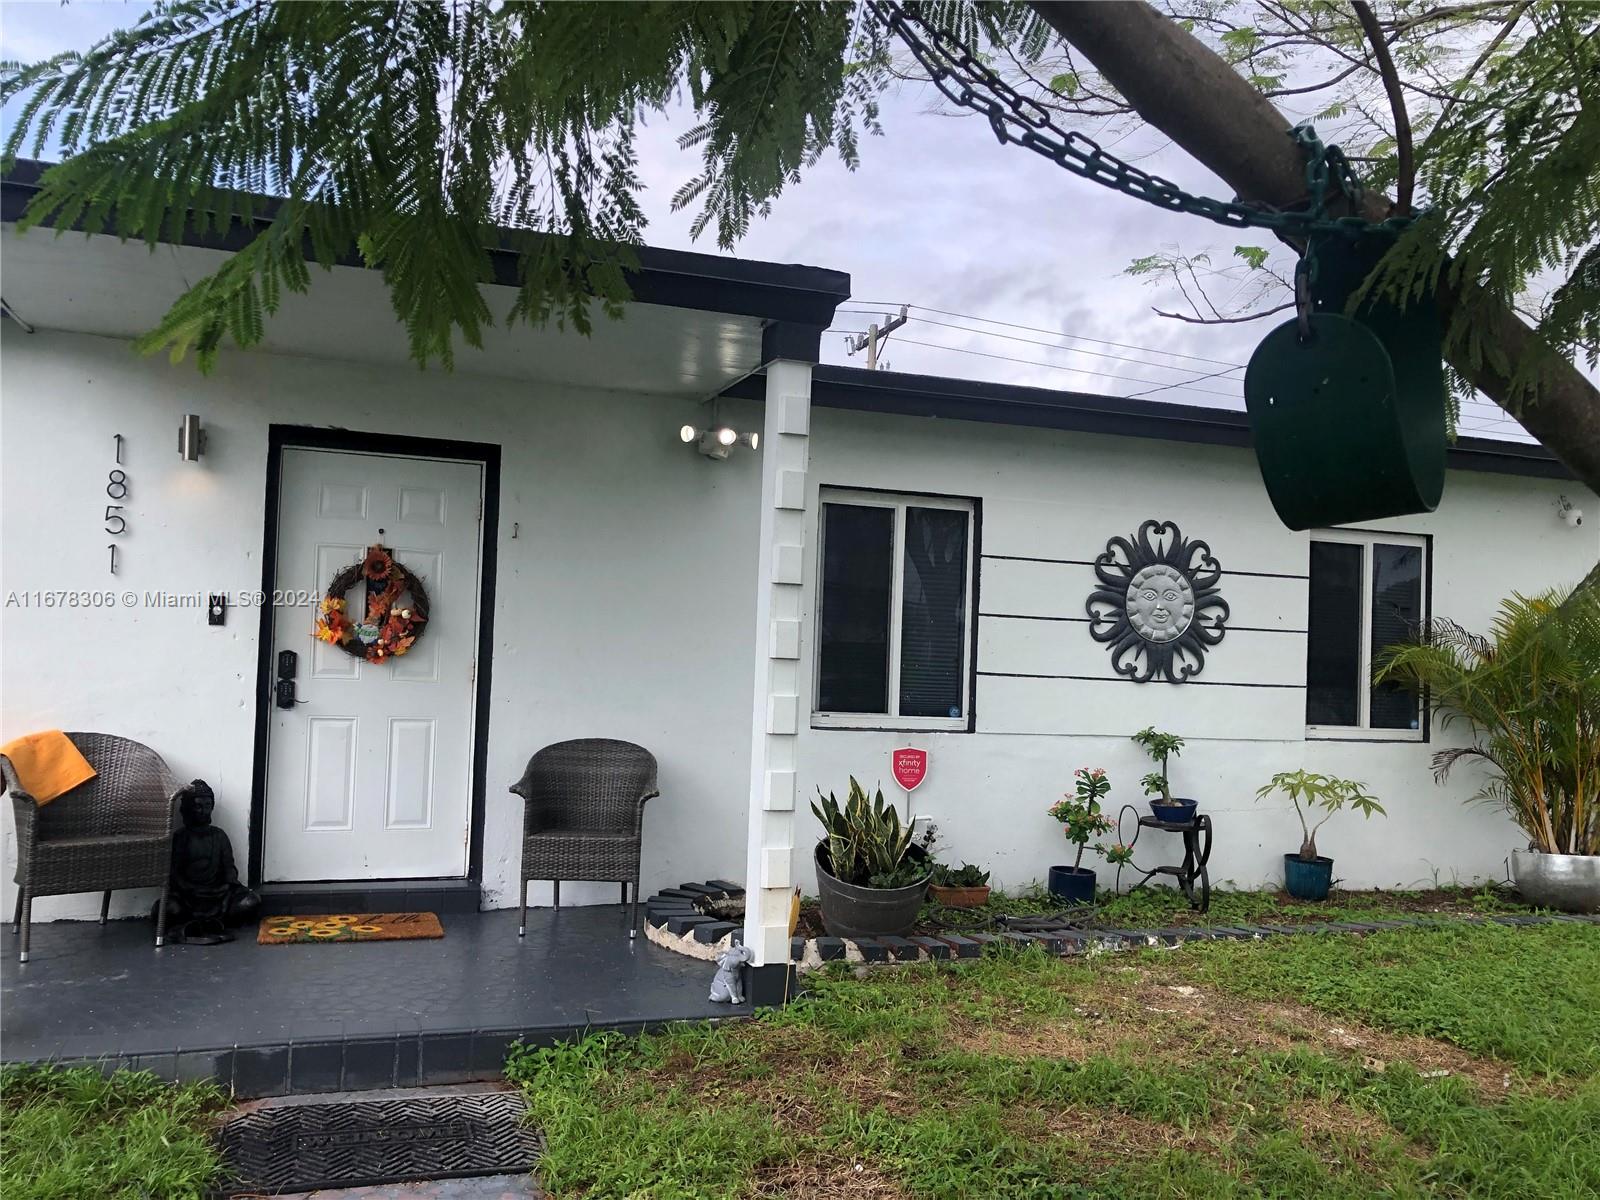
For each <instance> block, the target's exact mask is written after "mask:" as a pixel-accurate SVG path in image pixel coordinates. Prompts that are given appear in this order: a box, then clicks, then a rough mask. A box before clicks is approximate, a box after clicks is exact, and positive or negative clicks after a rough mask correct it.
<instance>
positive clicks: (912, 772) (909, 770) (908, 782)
mask: <svg viewBox="0 0 1600 1200" xmlns="http://www.w3.org/2000/svg"><path fill="white" fill-rule="evenodd" d="M892 768H893V773H894V781H895V782H896V783H898V784H899V785H900V786H901V787H902V788H904V789H905V790H906V791H908V792H911V791H915V790H916V788H917V785H918V784H920V783H921V782H922V781H923V780H924V779H926V778H927V777H928V752H927V751H926V750H913V749H912V748H911V747H910V746H905V747H903V748H901V749H899V750H896V751H895V752H894V755H893V763H892Z"/></svg>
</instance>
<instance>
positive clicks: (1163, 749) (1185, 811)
mask: <svg viewBox="0 0 1600 1200" xmlns="http://www.w3.org/2000/svg"><path fill="white" fill-rule="evenodd" d="M1133 741H1134V742H1135V743H1137V744H1138V745H1139V746H1140V747H1142V748H1143V750H1144V752H1145V753H1146V754H1148V755H1149V756H1150V759H1151V761H1152V762H1154V763H1155V764H1156V766H1157V767H1158V768H1159V769H1158V770H1155V771H1151V772H1150V773H1149V774H1148V775H1146V776H1145V777H1144V778H1143V779H1141V780H1140V781H1139V783H1140V785H1141V786H1142V787H1143V788H1144V794H1145V795H1146V796H1149V797H1150V814H1151V815H1152V816H1153V817H1155V819H1156V820H1158V821H1172V822H1184V821H1192V820H1194V810H1195V809H1196V808H1198V807H1199V804H1198V803H1197V802H1196V801H1194V800H1186V799H1184V798H1183V797H1181V796H1174V795H1173V794H1172V788H1171V786H1170V785H1169V784H1168V782H1167V760H1168V759H1169V758H1171V757H1172V756H1174V755H1177V754H1182V753H1183V739H1182V738H1181V737H1179V736H1178V735H1177V734H1175V733H1162V732H1161V731H1160V730H1159V729H1157V728H1156V727H1155V726H1154V725H1146V726H1145V727H1144V728H1143V729H1141V730H1140V731H1139V732H1138V733H1136V734H1134V735H1133Z"/></svg>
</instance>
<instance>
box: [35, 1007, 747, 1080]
mask: <svg viewBox="0 0 1600 1200" xmlns="http://www.w3.org/2000/svg"><path fill="white" fill-rule="evenodd" d="M748 1019H749V1014H748V1013H744V1012H733V1013H729V1014H728V1015H726V1016H717V1017H687V1018H686V1017H664V1018H651V1019H635V1020H621V1021H596V1022H591V1023H589V1024H585V1025H571V1024H558V1025H528V1026H514V1027H504V1026H501V1027H496V1028H476V1029H437V1030H429V1031H428V1032H426V1033H420V1034H419V1033H397V1034H393V1035H389V1036H384V1035H377V1036H361V1037H349V1038H344V1037H340V1038H327V1039H317V1040H310V1039H306V1040H296V1041H292V1042H273V1043H267V1044H263V1045H251V1046H243V1045H241V1046H217V1047H200V1048H194V1049H190V1048H183V1049H179V1050H160V1051H134V1052H119V1053H117V1054H105V1055H99V1056H96V1057H93V1058H54V1059H40V1060H37V1061H35V1062H33V1063H32V1064H31V1065H35V1066H50V1067H59V1068H69V1067H98V1068H99V1069H100V1070H102V1071H104V1072H106V1073H108V1074H109V1073H110V1072H111V1071H114V1070H129V1071H150V1072H152V1073H153V1074H155V1075H156V1076H157V1077H158V1078H161V1079H164V1080H167V1081H168V1082H173V1081H180V1082H185V1083H197V1082H201V1081H203V1080H208V1079H209V1080H212V1081H213V1082H215V1083H217V1084H219V1085H221V1086H222V1087H224V1088H226V1089H230V1090H231V1091H232V1092H233V1094H234V1096H235V1097H236V1098H238V1099H240V1100H258V1099H266V1098H268V1097H276V1096H307V1095H317V1094H319V1093H324V1092H341V1091H371V1090H374V1089H378V1088H386V1087H412V1086H423V1087H434V1086H438V1085H440V1084H447V1083H474V1082H479V1081H485V1080H496V1079H500V1078H502V1077H503V1075H504V1066H505V1059H506V1055H507V1053H508V1052H509V1050H510V1047H511V1045H512V1043H514V1042H518V1041H520V1042H522V1043H523V1044H524V1045H527V1046H534V1047H544V1046H553V1045H555V1044H557V1043H558V1042H566V1041H573V1040H576V1039H578V1038H581V1037H584V1036H586V1035H588V1034H591V1033H620V1034H624V1035H626V1036H630V1037H634V1036H638V1035H639V1034H645V1033H660V1032H661V1031H663V1030H665V1029H669V1028H671V1027H673V1026H675V1025H685V1024H687V1025H699V1024H712V1025H720V1024H723V1023H724V1022H729V1021H744V1020H748Z"/></svg>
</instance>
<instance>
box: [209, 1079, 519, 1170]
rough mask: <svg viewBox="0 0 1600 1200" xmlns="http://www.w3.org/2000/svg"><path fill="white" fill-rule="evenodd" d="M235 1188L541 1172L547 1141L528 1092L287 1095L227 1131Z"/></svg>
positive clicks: (225, 1154)
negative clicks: (313, 1098)
mask: <svg viewBox="0 0 1600 1200" xmlns="http://www.w3.org/2000/svg"><path fill="white" fill-rule="evenodd" d="M216 1140H217V1146H218V1148H219V1149H220V1150H221V1151H222V1158H223V1162H224V1163H225V1164H226V1166H227V1170H228V1174H229V1179H230V1182H229V1184H228V1185H227V1187H226V1188H225V1192H226V1194H228V1195H240V1194H249V1195H254V1194H257V1193H267V1194H270V1195H277V1194H278V1193H280V1192H309V1191H314V1190H316V1189H318V1188H335V1187H365V1186H369V1185H372V1184H380V1183H401V1182H405V1181H408V1180H415V1179H458V1178H461V1177H463V1176H468V1175H504V1174H522V1173H524V1172H527V1171H531V1170H532V1169H533V1167H534V1165H535V1164H536V1163H537V1162H538V1159H539V1154H540V1152H541V1151H542V1150H543V1149H544V1143H543V1139H541V1138H540V1136H539V1133H538V1131H537V1130H535V1129H533V1128H532V1127H531V1126H530V1125H529V1124H528V1123H527V1109H526V1107H525V1106H524V1104H523V1100H522V1096H521V1094H520V1093H518V1092H512V1091H507V1092H480V1093H466V1094H461V1093H457V1094H453V1095H443V1096H417V1097H411V1098H407V1099H400V1100H347V1101H344V1102H342V1103H334V1104H295V1103H282V1102H278V1103H276V1104H273V1105H271V1106H265V1107H262V1108H258V1109H256V1110H255V1111H254V1112H249V1113H245V1114H244V1115H243V1116H238V1117H234V1118H233V1119H231V1120H229V1121H227V1122H225V1123H224V1124H223V1125H222V1127H221V1128H220V1129H219V1130H218V1131H217V1135H216Z"/></svg>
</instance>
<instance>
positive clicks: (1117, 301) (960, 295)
mask: <svg viewBox="0 0 1600 1200" xmlns="http://www.w3.org/2000/svg"><path fill="white" fill-rule="evenodd" d="M146 7H147V6H146V4H145V3H143V0H140V2H139V3H136V4H130V3H123V2H108V3H84V2H79V3H73V4H70V5H67V6H65V7H63V6H61V5H59V4H57V3H55V2H54V0H38V2H33V3H29V2H23V0H4V2H0V58H5V59H21V60H24V61H31V60H34V59H38V58H41V57H44V56H47V55H49V54H53V53H56V52H59V51H61V50H68V49H82V48H85V47H87V46H89V45H90V44H92V42H93V41H94V40H96V38H97V37H99V36H101V35H103V34H105V33H107V32H109V31H110V30H112V29H115V28H118V27H121V26H125V25H129V24H132V23H133V22H134V21H135V20H136V19H137V17H138V16H139V15H140V14H141V13H142V12H144V11H145V8H146ZM935 98H936V97H935V96H934V95H933V93H932V92H931V89H929V88H926V87H923V86H920V85H904V86H903V87H902V89H901V90H900V91H899V92H897V93H895V94H894V95H891V96H890V97H888V98H887V99H886V102H885V105H884V112H883V126H884V136H883V137H881V138H871V139H865V140H864V143H863V146H862V152H861V159H862V162H861V166H860V167H859V169H858V170H856V171H854V172H851V171H848V170H846V169H845V168H844V167H843V166H842V165H841V164H839V163H838V161H837V160H834V159H829V160H825V161H824V162H823V163H822V164H819V166H818V167H817V168H816V169H815V170H813V171H811V172H809V173H808V174H807V175H806V177H805V179H804V182H803V183H802V184H801V185H800V186H798V187H795V188H793V189H792V190H790V191H788V192H786V193H785V194H784V195H783V196H781V197H780V198H779V199H778V201H777V202H776V203H775V204H774V205H773V211H772V214H771V216H770V217H768V218H767V219H766V220H764V221H760V222H758V223H757V224H756V225H755V226H754V227H753V228H752V231H751V233H750V235H749V236H748V237H747V238H746V239H745V240H744V241H743V242H742V243H741V244H740V245H739V247H738V248H737V250H736V253H737V254H738V255H739V256H741V257H748V258H757V259H768V260H772V261H777V262H801V263H810V264H815V265H818V266H826V267H833V268H836V269H839V270H844V271H848V272H849V274H850V276H851V280H852V294H853V296H855V297H859V298H860V299H858V300H855V299H853V300H851V301H850V302H849V303H847V304H846V305H845V306H844V309H843V310H841V312H840V314H839V319H838V331H837V332H836V333H830V334H829V335H828V337H827V338H826V339H825V340H824V357H825V359H826V361H830V362H843V363H851V364H854V365H861V366H864V365H865V355H864V354H856V355H854V356H853V357H852V356H849V355H847V353H846V345H845V344H846V341H847V337H848V333H847V332H846V331H852V332H859V331H862V330H865V329H866V326H867V322H868V321H870V320H874V319H878V320H881V319H882V318H883V316H884V315H887V314H891V313H893V312H896V311H898V308H899V306H900V305H901V304H909V305H911V306H912V308H911V313H910V315H911V321H910V323H909V324H908V325H907V326H906V327H905V328H904V329H902V330H901V331H899V332H898V333H896V334H895V335H894V337H893V338H892V339H891V340H890V342H889V344H888V347H887V348H886V349H885V351H884V355H883V357H884V360H885V363H886V365H887V367H888V368H889V369H893V370H897V371H915V372H924V373H928V374H937V375H954V376H960V377H964V378H972V379H989V380H999V381H1004V382H1010V383H1023V384H1031V385H1036V386H1041V387H1051V388H1062V389H1072V390H1078V391H1087V392H1104V393H1107V394H1111V395H1119V396H1130V395H1149V396H1151V397H1152V398H1159V399H1164V400H1172V401H1174V402H1179V403H1187V404H1208V405H1218V406H1223V407H1231V408H1239V407H1242V406H1243V402H1242V399H1241V398H1240V387H1241V383H1240V381H1241V380H1242V378H1243V369H1242V367H1243V364H1244V363H1245V361H1246V360H1247V359H1248V358H1249V355H1250V350H1251V348H1252V347H1253V346H1254V345H1255V343H1256V341H1258V340H1259V338H1260V337H1261V336H1262V334H1264V333H1265V332H1266V331H1267V329H1269V328H1271V326H1272V324H1273V322H1274V320H1276V319H1281V318H1267V319H1265V320H1263V321H1258V322H1253V323H1250V324H1246V325H1224V326H1196V325H1187V324H1183V323H1180V322H1176V321H1173V320H1170V319H1167V318H1162V317H1159V316H1157V315H1156V314H1155V313H1153V312H1152V311H1151V310H1152V306H1153V305H1154V306H1159V307H1161V308H1165V309H1182V308H1183V304H1182V301H1181V297H1179V296H1177V295H1176V294H1167V293H1165V292H1164V291H1162V290H1161V289H1156V288H1151V287H1149V286H1147V285H1146V284H1144V283H1142V282H1141V281H1139V280H1135V279H1131V278H1128V277H1127V276H1125V275H1124V274H1123V271H1124V268H1126V267H1127V265H1128V263H1129V261H1130V260H1132V259H1133V258H1134V257H1136V256H1138V255H1143V254H1149V253H1152V252H1154V251H1157V250H1159V249H1162V248H1169V249H1170V248H1177V247H1182V248H1183V249H1184V250H1185V251H1187V252H1191V253H1192V252H1196V251H1201V250H1206V249H1210V250H1211V251H1212V252H1213V257H1214V260H1215V261H1217V262H1218V263H1221V262H1223V261H1225V260H1227V259H1228V258H1229V256H1230V254H1231V250H1232V247H1233V245H1234V244H1235V242H1237V241H1239V240H1241V238H1240V237H1239V236H1238V235H1236V234H1235V232H1234V231H1231V230H1227V229H1223V228H1222V227H1220V226H1212V225H1209V224H1207V223H1205V222H1203V221H1200V220H1198V219H1196V218H1193V217H1185V216H1179V215H1175V214H1171V213H1167V212H1163V211H1161V210H1159V209H1156V208H1152V207H1150V206H1148V205H1145V204H1142V203H1140V202H1139V201H1136V200H1133V199H1131V198H1128V197H1125V196H1121V195H1118V194H1116V193H1113V192H1110V191H1108V190H1106V189H1104V188H1101V187H1099V186H1098V185H1096V184H1092V183H1089V182H1087V181H1085V180H1081V179H1078V178H1076V177H1075V176H1071V175H1068V174H1067V173H1066V172H1065V171H1063V170H1061V168H1059V167H1057V166H1055V165H1054V164H1053V163H1050V162H1048V161H1046V160H1045V159H1043V158H1040V157H1038V156H1037V155H1035V154H1032V153H1030V152H1028V151H1026V150H1023V149H1021V148H1019V147H1016V146H1001V145H999V144H998V143H997V142H996V140H995V138H994V136H993V134H992V133H990V132H989V129H988V126H987V125H986V124H985V123H984V122H982V121H981V120H980V119H979V118H977V117H953V116H949V115H944V114H943V113H941V112H939V111H938V110H937V108H936V106H935ZM682 128H683V124H682V122H681V121H670V120H661V119H657V120H655V121H654V122H652V124H651V126H650V127H649V129H648V131H647V132H646V134H645V136H644V137H643V138H642V145H641V171H642V176H643V178H644V179H645V180H646V182H647V184H648V185H649V187H648V191H647V193H646V195H645V197H644V203H645V207H646V211H647V212H648V213H649V214H650V217H651V221H650V226H649V229H648V230H647V232H646V240H647V241H649V242H650V243H652V244H654V245H659V246H670V247H677V248H682V249H695V250H701V251H706V252H716V250H717V247H716V245H715V242H714V240H713V239H712V238H711V236H709V235H708V236H706V237H703V238H701V239H700V241H699V242H698V243H696V242H695V241H693V240H692V239H691V238H690V235H689V225H690V221H691V219H692V215H693V214H692V213H677V214H674V213H672V212H671V211H670V210H669V204H668V200H669V198H670V196H671V195H672V193H673V191H674V190H675V189H676V188H677V187H678V185H679V184H681V183H682V182H683V181H684V180H685V179H687V178H689V177H690V176H691V175H692V174H694V173H695V168H696V167H697V165H698V160H697V158H696V157H695V156H694V154H693V152H688V153H686V152H683V151H680V150H678V149H677V147H676V145H675V144H674V138H675V136H676V134H677V133H678V132H680V131H681V129H682ZM1091 132H1092V131H1091ZM1107 145H1108V148H1112V147H1114V148H1115V150H1116V152H1117V153H1119V154H1121V155H1123V156H1125V157H1129V158H1133V159H1136V160H1137V161H1138V163H1139V165H1140V166H1141V167H1143V168H1144V169H1145V170H1148V171H1152V172H1155V173H1157V174H1160V175H1164V176H1166V177H1167V178H1169V179H1172V180H1174V181H1176V182H1177V183H1179V184H1180V185H1182V186H1184V187H1186V188H1189V189H1190V190H1195V191H1201V192H1205V193H1207V194H1210V195H1215V196H1221V197H1227V196H1228V195H1229V192H1228V190H1227V189H1226V188H1225V187H1224V185H1222V184H1221V183H1220V181H1218V180H1216V179H1215V178H1214V177H1213V176H1212V175H1211V174H1210V173H1209V172H1208V171H1206V170H1205V169H1204V168H1202V167H1200V166H1198V165H1197V164H1196V163H1195V162H1194V161H1193V160H1192V159H1190V158H1188V156H1187V155H1185V154H1183V153H1182V152H1181V151H1178V150H1176V149H1173V148H1171V147H1168V146H1166V145H1164V144H1163V143H1162V142H1161V141H1160V140H1158V139H1156V138H1155V137H1153V136H1152V135H1151V134H1149V133H1148V132H1147V131H1146V132H1140V133H1135V134H1134V135H1132V136H1131V137H1126V138H1125V139H1124V140H1121V141H1116V140H1115V139H1108V142H1107ZM1244 240H1250V241H1255V242H1258V243H1260V244H1267V243H1265V242H1262V241H1261V238H1260V237H1249V238H1246V239H1244ZM1223 290H1224V291H1226V289H1223ZM1230 367H1231V368H1233V369H1231V370H1230V369H1229V368H1230ZM1462 424H1463V432H1469V433H1479V434H1486V435H1490V436H1515V435H1519V434H1520V430H1517V429H1516V427H1515V426H1514V425H1512V424H1511V423H1510V421H1509V419H1508V418H1505V417H1504V414H1502V413H1501V412H1500V410H1499V409H1498V408H1495V407H1494V406H1493V405H1490V404H1487V403H1486V402H1484V403H1479V404H1475V405H1473V406H1471V407H1469V409H1468V410H1467V411H1466V412H1465V413H1464V414H1463V422H1462ZM1524 436H1525V435H1524Z"/></svg>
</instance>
